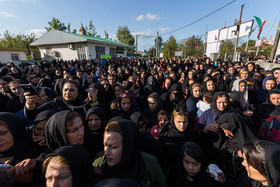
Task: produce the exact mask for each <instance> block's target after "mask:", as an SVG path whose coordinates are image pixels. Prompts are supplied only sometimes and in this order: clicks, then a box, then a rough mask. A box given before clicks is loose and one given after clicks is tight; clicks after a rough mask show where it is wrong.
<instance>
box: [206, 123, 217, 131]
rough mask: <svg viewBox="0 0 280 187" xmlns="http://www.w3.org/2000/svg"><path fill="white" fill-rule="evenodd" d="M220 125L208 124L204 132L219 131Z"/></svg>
mask: <svg viewBox="0 0 280 187" xmlns="http://www.w3.org/2000/svg"><path fill="white" fill-rule="evenodd" d="M218 127H219V125H218V124H211V125H206V126H205V127H204V132H205V133H208V132H210V131H211V132H219V129H218Z"/></svg>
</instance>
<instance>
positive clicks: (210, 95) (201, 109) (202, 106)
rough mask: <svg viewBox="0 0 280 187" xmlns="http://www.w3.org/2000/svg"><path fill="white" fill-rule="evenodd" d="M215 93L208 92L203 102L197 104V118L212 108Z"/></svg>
mask: <svg viewBox="0 0 280 187" xmlns="http://www.w3.org/2000/svg"><path fill="white" fill-rule="evenodd" d="M213 95H214V93H213V92H212V91H207V92H205V93H204V95H203V101H202V100H200V101H198V103H197V104H196V107H197V108H198V110H197V117H200V116H201V114H202V113H203V112H204V111H206V110H208V109H209V108H210V103H211V102H212V98H213Z"/></svg>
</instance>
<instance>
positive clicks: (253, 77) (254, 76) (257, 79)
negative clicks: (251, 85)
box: [252, 73, 261, 81]
mask: <svg viewBox="0 0 280 187" xmlns="http://www.w3.org/2000/svg"><path fill="white" fill-rule="evenodd" d="M252 79H254V80H255V81H260V80H261V75H260V74H259V73H254V75H253V76H252Z"/></svg>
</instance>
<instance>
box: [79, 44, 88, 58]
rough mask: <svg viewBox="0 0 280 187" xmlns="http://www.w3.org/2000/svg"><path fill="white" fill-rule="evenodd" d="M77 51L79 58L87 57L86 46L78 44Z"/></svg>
mask: <svg viewBox="0 0 280 187" xmlns="http://www.w3.org/2000/svg"><path fill="white" fill-rule="evenodd" d="M77 52H78V59H79V60H83V59H86V57H87V56H86V48H85V46H78V47H77Z"/></svg>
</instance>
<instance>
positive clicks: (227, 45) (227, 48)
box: [220, 40, 234, 57]
mask: <svg viewBox="0 0 280 187" xmlns="http://www.w3.org/2000/svg"><path fill="white" fill-rule="evenodd" d="M233 52H234V44H233V42H232V41H231V40H226V41H224V42H222V44H221V47H220V56H222V57H225V53H233Z"/></svg>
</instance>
